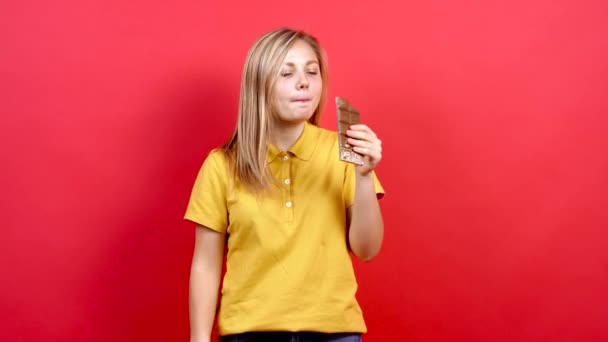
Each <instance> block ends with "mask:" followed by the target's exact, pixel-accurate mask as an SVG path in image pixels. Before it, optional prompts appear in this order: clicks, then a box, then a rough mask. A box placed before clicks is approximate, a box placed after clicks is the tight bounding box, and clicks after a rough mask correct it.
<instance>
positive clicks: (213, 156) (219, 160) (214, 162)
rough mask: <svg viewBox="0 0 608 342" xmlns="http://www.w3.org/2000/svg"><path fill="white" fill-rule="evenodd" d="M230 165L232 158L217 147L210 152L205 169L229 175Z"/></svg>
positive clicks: (204, 163) (204, 165) (205, 161)
mask: <svg viewBox="0 0 608 342" xmlns="http://www.w3.org/2000/svg"><path fill="white" fill-rule="evenodd" d="M229 165H230V156H229V154H228V152H227V151H225V150H224V149H223V148H220V147H217V148H214V149H212V150H211V151H209V152H208V154H207V156H206V157H205V160H204V162H203V169H210V170H213V172H215V173H219V174H228V170H229Z"/></svg>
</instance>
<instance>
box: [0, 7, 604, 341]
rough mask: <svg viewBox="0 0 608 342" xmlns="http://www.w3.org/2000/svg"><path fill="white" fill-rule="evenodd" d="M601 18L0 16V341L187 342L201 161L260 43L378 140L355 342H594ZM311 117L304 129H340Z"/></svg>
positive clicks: (18, 11) (599, 233)
mask: <svg viewBox="0 0 608 342" xmlns="http://www.w3.org/2000/svg"><path fill="white" fill-rule="evenodd" d="M607 17H608V5H606V2H605V1H599V0H598V1H575V0H561V1H554V0H552V1H549V0H533V1H522V0H516V1H510V2H507V1H445V0H429V1H423V2H420V1H419V2H401V1H393V2H389V1H382V0H378V1H372V2H365V1H332V2H326V1H309V2H307V3H292V2H279V1H269V2H267V3H264V4H262V3H260V2H257V3H254V2H241V3H229V2H223V3H220V2H219V1H217V2H214V3H213V4H211V3H206V2H204V1H164V2H160V1H159V2H150V1H134V0H132V1H117V0H106V1H62V2H58V1H35V0H32V1H12V2H3V3H2V4H1V5H0V39H1V43H0V99H1V102H0V103H1V106H2V107H1V110H0V112H1V125H0V146H1V148H0V161H1V163H2V164H1V165H2V167H1V168H0V186H1V189H2V196H1V212H0V222H1V226H2V236H1V238H0V241H1V242H0V270H1V276H2V281H1V282H0V316H1V317H0V340H1V341H186V340H187V336H188V322H187V319H188V316H187V288H188V272H189V262H190V257H191V253H192V246H193V233H194V231H193V227H192V225H191V224H189V223H187V222H185V221H183V220H182V216H183V213H184V210H185V206H186V202H187V199H188V196H189V193H190V189H191V186H192V182H193V181H194V177H195V175H196V173H197V171H198V168H199V166H200V164H201V163H202V160H203V158H204V157H205V155H206V153H207V152H208V151H209V149H210V148H212V147H214V146H216V145H218V144H220V143H222V142H223V141H224V139H226V138H227V136H228V134H229V133H230V132H231V130H232V127H233V124H234V122H235V112H236V108H237V100H238V89H239V81H240V74H241V70H242V69H241V68H242V64H243V61H244V58H245V54H246V52H247V49H248V48H249V46H250V45H251V43H252V42H253V40H254V39H255V38H256V37H257V36H258V35H260V34H261V33H263V32H265V31H267V30H270V29H273V28H275V27H278V26H282V25H288V26H292V27H297V28H303V29H305V30H308V31H310V32H312V33H314V34H316V35H317V36H318V37H319V39H320V40H321V42H322V43H323V44H324V46H325V47H326V49H327V51H328V54H329V62H330V68H331V70H330V71H331V93H330V95H331V96H332V98H333V96H336V95H340V96H345V97H347V98H349V99H350V100H351V101H352V103H353V104H354V105H356V106H357V107H358V108H359V109H360V110H361V112H362V116H363V118H364V121H366V122H367V123H368V124H369V125H371V126H372V127H373V128H374V129H375V130H376V132H377V133H378V134H379V136H380V137H381V138H382V139H383V141H384V146H385V159H384V161H383V162H382V163H381V165H380V167H379V170H378V173H379V175H380V177H381V179H382V181H383V183H384V185H385V187H386V189H387V196H386V198H385V199H384V200H383V202H382V207H383V211H384V213H385V217H386V243H385V245H384V248H383V250H382V253H381V255H380V256H379V257H378V258H377V259H376V260H375V261H373V262H372V263H369V264H363V263H360V262H357V263H356V267H357V273H358V275H359V277H360V293H359V298H360V301H361V303H362V306H363V308H364V310H365V314H366V318H367V321H368V324H369V329H370V333H369V334H368V335H367V336H366V341H383V342H384V341H448V340H449V341H599V340H608V328H607V326H606V324H607V323H606V320H607V319H608V232H607V228H608V213H607V211H608V210H607V209H606V207H607V205H608V200H607V195H606V193H607V192H608V138H607V137H606V136H607V134H608V118H607V114H608V97H607V95H608V81H607V80H608V62H607V61H608V39H607V37H608V20H606V18H607ZM331 103H332V102H331V101H330V105H328V107H327V111H326V115H325V117H324V119H323V125H324V126H326V127H329V128H333V127H335V125H334V121H335V119H334V118H335V111H334V108H333V107H332V106H331Z"/></svg>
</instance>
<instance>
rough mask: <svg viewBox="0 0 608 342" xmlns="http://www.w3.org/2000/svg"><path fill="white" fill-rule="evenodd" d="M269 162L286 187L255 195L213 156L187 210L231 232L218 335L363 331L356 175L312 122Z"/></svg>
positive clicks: (329, 135)
mask: <svg viewBox="0 0 608 342" xmlns="http://www.w3.org/2000/svg"><path fill="white" fill-rule="evenodd" d="M268 163H269V167H270V170H271V172H272V174H273V175H274V177H276V179H277V180H278V181H279V182H278V183H277V185H275V186H274V192H273V193H272V194H271V195H265V196H262V197H260V196H257V197H256V195H253V194H251V193H250V192H248V191H246V190H245V189H244V188H243V187H242V186H241V185H239V184H238V182H236V183H235V184H234V186H231V184H230V182H229V177H230V175H231V172H230V171H229V170H228V168H227V163H226V160H225V157H224V154H223V153H222V152H221V151H220V150H214V151H212V152H211V153H210V154H209V155H208V157H207V158H206V160H205V161H204V163H203V166H202V167H201V169H200V172H199V174H198V176H197V178H196V181H195V184H194V187H193V190H192V194H191V198H190V201H189V203H188V207H187V210H186V214H185V218H186V219H187V220H190V221H193V222H195V223H198V224H200V225H203V226H207V227H209V228H211V229H213V230H215V231H218V232H220V233H227V234H229V238H228V254H227V260H226V273H225V276H224V282H223V287H222V291H221V299H220V304H219V305H220V307H219V313H218V328H219V333H220V335H228V334H236V333H242V332H250V331H317V332H326V333H333V332H361V333H364V332H366V331H367V328H366V325H365V322H364V319H363V314H362V312H361V308H360V306H359V304H358V302H357V299H356V298H355V294H356V291H357V281H356V279H355V274H354V271H353V267H352V263H351V259H350V254H349V250H348V247H347V236H346V208H348V207H349V206H351V205H352V204H353V201H354V195H355V169H354V166H353V165H352V164H349V163H345V162H342V161H339V159H338V138H337V135H336V133H335V132H333V131H329V130H326V129H323V128H320V127H317V126H315V125H312V124H309V123H307V124H306V125H305V128H304V130H303V132H302V135H301V136H300V138H299V139H298V141H297V142H296V143H295V144H294V146H293V147H292V148H291V149H289V151H287V152H282V151H279V150H278V149H277V148H275V147H274V146H271V147H270V151H269V153H268ZM374 181H375V187H376V192H377V194H378V197H381V196H382V195H383V194H384V190H383V188H382V186H381V185H380V182H379V181H378V179H377V178H376V175H375V174H374Z"/></svg>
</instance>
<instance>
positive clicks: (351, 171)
mask: <svg viewBox="0 0 608 342" xmlns="http://www.w3.org/2000/svg"><path fill="white" fill-rule="evenodd" d="M345 173H346V174H345V175H344V188H343V196H344V202H345V203H346V207H347V208H350V207H351V206H352V205H353V204H354V202H355V189H356V174H355V165H354V164H351V163H348V165H347V166H346V171H345ZM372 175H373V177H374V189H375V190H376V197H377V198H378V199H381V198H382V197H384V188H383V187H382V184H381V183H380V180H379V179H378V175H377V174H376V172H375V171H372Z"/></svg>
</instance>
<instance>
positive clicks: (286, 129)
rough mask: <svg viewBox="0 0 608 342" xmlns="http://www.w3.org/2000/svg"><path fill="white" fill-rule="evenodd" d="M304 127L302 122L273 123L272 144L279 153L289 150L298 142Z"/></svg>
mask: <svg viewBox="0 0 608 342" xmlns="http://www.w3.org/2000/svg"><path fill="white" fill-rule="evenodd" d="M304 125H305V123H304V122H298V123H288V122H274V123H273V125H272V137H271V140H272V141H271V142H272V144H273V145H274V146H276V147H277V148H278V149H279V150H281V151H287V150H289V149H290V148H291V146H293V145H294V144H295V143H296V141H298V138H299V137H300V135H301V134H302V131H303V130H304Z"/></svg>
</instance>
